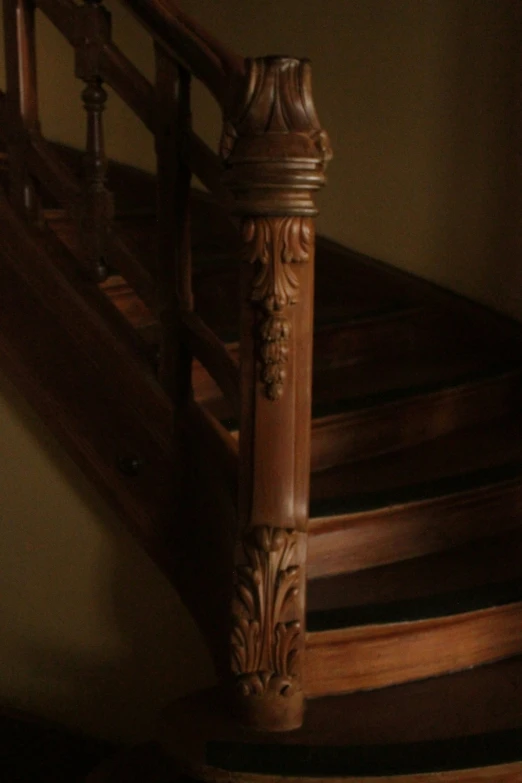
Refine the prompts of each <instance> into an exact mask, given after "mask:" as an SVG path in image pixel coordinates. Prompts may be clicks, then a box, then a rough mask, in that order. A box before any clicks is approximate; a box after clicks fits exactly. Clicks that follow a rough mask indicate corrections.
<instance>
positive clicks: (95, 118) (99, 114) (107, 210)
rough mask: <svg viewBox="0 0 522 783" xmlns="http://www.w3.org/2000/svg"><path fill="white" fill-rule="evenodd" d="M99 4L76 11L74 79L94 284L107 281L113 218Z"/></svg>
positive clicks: (84, 235) (106, 35) (103, 22)
mask: <svg viewBox="0 0 522 783" xmlns="http://www.w3.org/2000/svg"><path fill="white" fill-rule="evenodd" d="M100 1H101V0H86V2H85V5H84V6H83V7H82V8H80V9H78V17H77V25H78V27H77V42H76V76H77V77H78V78H80V79H82V80H83V81H84V82H85V88H84V90H83V91H82V101H83V106H84V109H85V111H86V114H87V132H86V143H85V154H84V158H83V184H84V187H83V203H82V204H81V206H80V208H79V215H78V219H79V223H80V233H81V239H82V242H83V253H84V258H85V264H86V267H87V269H88V271H89V274H90V275H91V276H92V278H93V279H94V280H96V281H102V280H105V278H106V277H107V251H108V240H109V232H110V228H111V222H112V219H113V214H114V206H113V197H112V194H111V193H110V191H109V190H108V189H107V184H106V183H107V157H106V155H105V141H104V132H103V112H104V110H105V104H106V101H107V93H106V91H105V89H104V87H103V82H102V79H101V78H100V75H99V73H100V63H101V57H102V56H103V46H104V44H105V43H107V42H109V41H110V35H111V30H110V15H109V13H108V12H107V11H106V9H105V8H102V7H101V6H100Z"/></svg>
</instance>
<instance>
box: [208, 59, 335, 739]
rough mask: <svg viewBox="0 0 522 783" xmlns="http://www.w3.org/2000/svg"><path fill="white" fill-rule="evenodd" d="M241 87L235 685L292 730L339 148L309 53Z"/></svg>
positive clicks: (297, 717) (275, 726)
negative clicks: (325, 188)
mask: <svg viewBox="0 0 522 783" xmlns="http://www.w3.org/2000/svg"><path fill="white" fill-rule="evenodd" d="M235 95H236V97H235V99H234V101H233V103H232V105H231V106H229V107H228V110H227V111H226V113H225V124H224V131H223V137H222V143H221V155H222V158H223V160H224V162H225V165H226V174H225V182H226V185H227V186H228V187H229V189H230V190H231V191H232V194H233V196H234V205H233V211H234V213H235V214H236V215H237V216H238V217H239V218H240V226H241V237H242V245H243V250H242V262H241V340H240V360H241V415H240V448H239V454H240V469H239V470H240V475H239V504H238V507H239V523H240V524H239V529H240V534H239V540H238V542H237V551H236V557H235V592H234V599H233V603H232V621H231V679H232V687H231V692H232V700H233V705H234V712H235V714H236V716H238V717H239V719H240V720H241V721H242V723H243V724H246V725H248V726H250V727H252V728H255V729H257V730H261V731H288V730H291V729H296V728H298V727H299V726H300V725H301V724H302V721H303V714H304V689H303V677H302V666H303V653H304V638H305V630H306V629H305V588H306V531H307V524H308V494H309V480H310V433H311V389H312V341H313V270H314V236H315V235H314V220H313V218H314V217H315V215H316V214H317V209H316V206H315V203H314V199H313V195H314V192H315V191H316V190H318V189H319V188H320V187H322V185H323V184H324V181H325V177H324V169H325V165H326V162H327V161H328V160H329V158H330V156H331V153H330V148H329V142H328V137H327V135H326V133H325V132H324V131H323V130H322V129H321V127H320V124H319V120H318V118H317V115H316V113H315V109H314V106H313V101H312V95H311V78H310V65H309V63H308V62H307V61H302V60H296V59H292V58H289V57H265V58H260V59H255V60H248V61H247V74H246V82H245V84H244V85H243V89H236V90H235ZM238 96H239V97H238Z"/></svg>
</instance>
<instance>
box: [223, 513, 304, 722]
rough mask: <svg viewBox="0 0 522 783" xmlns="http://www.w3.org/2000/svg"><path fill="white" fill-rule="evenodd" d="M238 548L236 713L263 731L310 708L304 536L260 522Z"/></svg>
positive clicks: (234, 628)
mask: <svg viewBox="0 0 522 783" xmlns="http://www.w3.org/2000/svg"><path fill="white" fill-rule="evenodd" d="M240 548H241V550H242V553H240V554H239V555H238V559H240V560H242V561H243V562H241V563H239V564H238V565H236V573H235V577H236V580H235V581H236V585H235V596H234V600H233V604H232V640H231V647H232V672H233V674H234V691H235V699H234V704H235V712H236V714H237V716H238V717H239V718H240V719H241V720H242V722H243V723H245V724H247V725H249V726H251V727H253V728H255V729H258V730H260V731H274V730H277V731H289V730H291V729H296V728H299V726H300V725H301V723H302V718H303V707H304V695H303V690H302V683H301V676H300V675H301V660H302V655H303V642H304V626H303V619H304V595H305V593H304V588H305V585H304V573H305V559H306V534H305V533H298V532H297V531H296V530H291V529H289V530H285V529H281V528H273V527H268V526H266V525H259V526H256V527H253V528H250V529H249V530H248V531H247V532H246V533H245V534H244V536H243V541H242V545H241V547H240ZM241 554H242V555H243V557H241Z"/></svg>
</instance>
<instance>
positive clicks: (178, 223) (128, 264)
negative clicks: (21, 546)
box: [0, 0, 330, 731]
mask: <svg viewBox="0 0 522 783" xmlns="http://www.w3.org/2000/svg"><path fill="white" fill-rule="evenodd" d="M36 4H37V6H38V7H39V8H40V9H41V10H42V12H44V13H45V14H46V15H47V16H48V17H49V19H50V20H51V21H52V22H53V24H55V25H56V27H57V28H58V29H59V30H60V31H61V32H62V34H63V35H64V36H65V37H66V38H67V40H68V41H69V42H70V43H71V44H72V45H73V46H74V48H75V51H76V75H77V76H78V77H79V78H81V79H82V80H83V81H84V83H85V87H84V90H83V93H82V98H83V102H84V106H85V109H86V113H87V134H86V152H85V166H84V179H83V183H79V182H78V181H77V180H76V178H75V177H74V176H73V175H72V174H71V173H70V172H68V171H67V168H66V167H65V165H64V164H63V162H60V161H59V159H58V158H57V156H56V154H54V153H52V152H51V151H50V149H49V147H48V146H47V145H46V143H45V141H44V140H43V139H42V137H41V135H40V132H39V126H38V116H37V110H36V106H37V101H36V74H35V58H34V8H33V6H32V5H31V2H30V0H4V5H5V8H6V34H7V41H8V46H7V50H6V55H7V60H8V83H7V94H6V97H5V99H4V98H3V96H0V98H2V100H1V101H0V118H1V119H3V120H5V123H4V124H6V126H7V127H6V128H4V129H3V131H2V132H3V133H4V135H5V136H6V137H7V139H8V142H9V155H10V182H11V198H12V201H13V203H14V204H15V206H17V208H18V209H19V211H20V212H21V213H24V214H25V215H26V217H29V218H30V219H33V220H34V219H35V217H36V216H37V214H38V198H37V191H36V188H35V186H34V180H35V179H36V180H38V181H40V182H42V183H43V184H45V185H46V186H47V187H48V189H49V190H50V191H51V192H52V193H54V194H55V195H56V196H57V197H58V198H59V199H60V200H61V201H62V202H64V203H65V205H66V207H67V208H68V209H69V211H70V214H72V215H73V216H74V217H75V218H76V219H77V220H78V222H79V225H80V229H81V231H82V237H83V243H82V245H83V247H84V252H85V261H86V265H87V266H88V267H89V269H90V271H91V274H92V276H93V277H94V279H95V280H101V279H103V278H104V277H105V276H106V274H107V271H108V268H109V266H114V267H115V268H116V269H117V270H119V271H120V273H121V274H122V275H123V277H124V278H125V279H126V280H127V281H128V282H129V284H130V285H131V286H133V287H134V289H135V290H136V291H137V292H138V293H139V295H140V296H141V297H142V298H143V299H144V301H145V302H147V304H149V306H150V307H151V308H152V309H153V311H154V312H155V314H156V315H157V317H158V319H159V322H160V325H161V346H160V371H159V372H160V379H161V382H162V383H163V385H164V386H165V388H166V389H167V391H168V393H169V395H170V397H171V399H172V401H173V403H174V405H173V410H174V419H175V426H174V432H177V433H180V432H181V424H180V412H182V411H183V409H185V410H186V411H187V410H190V416H186V417H185V422H184V427H185V428H186V426H187V422H189V423H190V422H192V423H193V425H194V431H195V433H196V437H198V438H199V439H200V440H201V441H202V442H203V443H204V444H207V445H208V444H210V445H209V454H210V455H216V454H222V455H223V457H224V459H223V462H224V464H225V465H226V469H227V476H228V479H227V481H228V483H229V485H230V486H232V485H234V486H235V485H236V482H235V481H232V480H229V479H230V476H231V474H232V473H234V471H235V470H236V466H237V455H236V445H235V441H234V440H233V439H231V438H230V436H229V435H228V434H227V433H226V432H225V431H224V429H223V428H222V427H221V426H220V425H219V424H218V423H217V422H215V421H213V420H212V418H211V417H209V416H208V415H206V414H205V415H201V414H199V413H196V411H197V406H195V403H194V402H193V401H192V399H191V379H190V373H191V357H192V355H196V356H197V358H198V359H199V360H200V361H201V362H202V364H204V365H205V367H206V368H207V369H208V371H209V373H210V374H211V375H212V377H213V378H214V379H215V380H216V382H217V383H218V384H219V385H220V387H221V389H222V390H223V391H224V393H225V395H226V396H227V397H228V398H229V400H230V401H231V402H232V405H233V408H234V410H235V411H236V412H237V413H238V418H239V422H240V445H239V467H238V471H237V485H238V487H239V489H238V502H237V508H238V515H239V528H238V529H239V534H238V541H237V551H236V555H235V560H234V562H233V563H232V562H231V563H230V571H232V569H233V570H234V572H235V594H234V599H233V605H232V610H231V611H232V623H231V626H232V638H231V642H230V648H231V666H230V670H231V671H230V680H231V682H230V685H231V688H230V692H231V694H232V695H233V699H232V701H233V703H234V709H235V711H236V713H237V714H238V715H239V716H240V718H241V720H242V721H244V722H246V723H248V724H250V725H252V726H254V727H256V728H259V729H262V730H274V731H275V730H287V729H292V728H295V727H297V726H299V725H300V723H301V721H302V716H303V688H302V671H301V659H302V650H303V642H304V633H305V614H304V611H305V587H304V585H305V567H306V534H307V523H308V492H309V469H310V429H311V386H312V374H311V373H312V334H313V276H314V274H313V266H314V217H315V215H316V213H317V210H316V207H315V204H314V199H313V196H314V192H315V191H316V190H317V189H319V188H320V187H321V186H322V185H323V184H324V169H325V165H326V163H327V161H328V159H329V157H330V147H329V142H328V138H327V135H326V134H325V132H324V131H323V130H322V129H321V126H320V124H319V121H318V118H317V115H316V113H315V109H314V106H313V101H312V93H311V82H310V65H309V63H308V62H307V61H301V60H295V59H291V58H286V57H267V58H260V59H254V60H244V59H243V58H242V57H239V56H237V55H235V54H234V53H231V52H229V51H228V50H227V49H225V48H224V47H223V46H222V45H221V44H220V43H219V42H217V41H216V40H215V39H214V38H213V37H212V36H210V35H208V34H207V33H206V32H205V31H204V30H203V29H202V28H201V27H200V26H199V25H198V24H196V23H195V22H194V21H193V20H192V19H191V18H190V17H188V16H187V15H186V14H184V13H183V12H182V11H180V9H179V8H178V7H177V6H176V5H175V3H174V2H172V1H171V0H125V4H126V5H127V6H129V7H130V8H131V10H132V11H133V12H134V14H135V16H136V17H137V18H138V20H139V21H140V23H141V24H143V25H144V26H145V27H146V28H147V29H148V30H149V32H150V33H151V35H152V36H153V38H154V41H155V62H156V78H155V83H154V85H152V84H150V83H149V81H148V80H147V79H146V78H145V77H144V76H142V75H141V74H140V73H139V72H138V71H137V69H136V68H135V67H134V66H133V64H132V63H131V62H130V61H129V60H128V58H127V57H126V56H125V55H123V53H122V52H120V50H119V49H118V48H117V47H116V46H115V44H114V43H113V42H112V40H111V29H110V16H109V14H108V12H107V11H106V10H105V9H104V8H103V7H102V6H101V0H85V3H84V5H83V6H77V5H76V3H74V2H73V0H36ZM191 75H193V76H195V77H197V78H199V79H201V80H202V81H203V83H204V84H205V85H206V86H207V88H208V89H209V90H210V91H211V92H212V94H213V95H214V97H215V98H216V100H217V101H218V103H219V104H220V106H221V108H222V110H223V115H224V127H223V134H222V140H221V147H220V156H219V157H218V156H217V155H216V154H215V153H213V152H212V151H211V150H210V149H209V148H208V147H207V146H206V145H205V144H204V143H203V142H202V141H201V139H199V138H198V137H197V136H196V134H195V133H194V132H193V130H192V128H191V123H190V79H191ZM104 85H109V86H111V87H112V88H113V89H114V90H115V91H116V92H117V93H118V94H119V95H120V97H122V98H123V100H124V101H125V102H126V103H127V104H128V105H129V106H130V108H131V109H132V111H133V112H134V113H135V114H136V116H137V117H138V118H139V119H140V120H141V121H142V122H143V123H144V125H145V126H146V127H147V128H148V129H149V130H150V131H151V132H152V133H153V134H154V137H155V148H156V155H157V164H158V167H157V223H158V257H157V260H156V262H155V263H152V264H150V263H149V264H147V268H146V269H144V268H143V265H142V264H140V262H139V259H138V258H137V256H136V254H135V253H134V252H133V251H132V249H131V248H129V246H128V245H126V244H125V242H124V241H123V240H122V239H121V237H118V235H117V233H116V232H115V230H114V226H113V224H112V217H113V204H112V196H111V194H110V193H109V191H108V189H107V186H106V168H107V162H106V157H105V150H104V142H103V124H102V122H103V121H102V116H103V112H104V109H105V107H106V103H107V93H106V91H105V88H104ZM109 111H110V107H109ZM27 150H28V151H29V154H25V153H26V151H27ZM192 173H195V174H196V175H197V176H198V177H199V178H200V180H201V181H202V182H203V183H204V184H205V185H206V186H207V187H208V188H209V190H210V191H211V192H212V193H213V194H214V195H215V196H216V197H217V198H218V199H219V200H220V201H221V203H223V204H225V205H226V206H227V207H228V208H229V209H230V211H231V213H232V214H233V215H234V216H235V217H236V218H237V219H238V222H239V227H240V232H241V243H242V248H243V249H242V259H238V263H241V340H240V366H239V368H238V366H237V364H236V362H235V360H234V359H232V358H231V357H230V355H229V354H228V353H227V351H226V348H225V346H224V345H223V344H222V343H221V341H220V340H219V339H218V338H217V336H216V335H214V334H213V333H212V332H211V330H210V329H209V328H208V327H207V326H206V325H205V324H204V323H203V322H202V321H201V319H200V318H199V317H198V316H197V315H195V314H194V313H193V312H192V310H193V295H192V286H191V250H190V248H191V241H190V214H189V207H190V182H191V175H192ZM176 422H177V424H176ZM196 423H197V426H196ZM203 435H205V436H203ZM179 445H180V444H179V442H178V443H175V444H174V446H173V448H179ZM173 480H174V479H173ZM230 529H231V530H233V531H235V530H236V529H237V528H236V525H235V523H234V520H231V527H230ZM224 631H225V629H224Z"/></svg>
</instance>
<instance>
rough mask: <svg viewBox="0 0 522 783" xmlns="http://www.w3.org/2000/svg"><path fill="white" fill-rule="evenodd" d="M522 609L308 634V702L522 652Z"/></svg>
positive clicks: (517, 606)
mask: <svg viewBox="0 0 522 783" xmlns="http://www.w3.org/2000/svg"><path fill="white" fill-rule="evenodd" d="M521 620H522V603H521V602H518V603H515V604H508V605H505V606H500V607H495V608H493V609H483V610H481V611H478V612H469V613H464V614H455V615H453V616H450V617H435V618H430V619H428V620H419V621H416V622H397V623H387V624H381V625H368V626H361V627H359V628H346V629H338V630H332V631H323V632H316V633H308V634H307V639H306V654H305V665H304V683H305V686H304V687H305V690H306V693H307V695H309V696H324V695H327V694H335V693H343V692H344V693H346V692H350V691H356V690H365V689H368V688H383V687H387V686H389V685H396V684H397V683H401V682H408V681H410V680H422V679H424V678H426V677H433V676H435V675H440V674H443V673H445V672H451V671H458V670H460V669H467V668H469V667H470V666H477V665H480V664H483V663H489V662H491V661H496V660H499V659H501V658H509V657H510V656H512V655H518V654H520V653H521V652H522V638H521V634H520V622H521Z"/></svg>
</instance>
